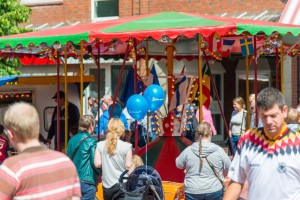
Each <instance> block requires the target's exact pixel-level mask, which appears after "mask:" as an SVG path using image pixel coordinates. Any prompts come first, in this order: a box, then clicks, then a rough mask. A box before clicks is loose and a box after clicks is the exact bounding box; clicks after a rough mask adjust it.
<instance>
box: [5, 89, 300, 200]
mask: <svg viewBox="0 0 300 200" xmlns="http://www.w3.org/2000/svg"><path fill="white" fill-rule="evenodd" d="M57 95H59V98H61V100H62V101H61V102H63V101H64V98H65V96H64V93H57V94H56V95H55V96H56V98H57ZM90 99H92V98H90ZM90 99H89V105H90V106H89V111H88V113H87V114H86V115H83V116H81V117H79V119H78V122H77V124H70V125H69V126H71V127H69V137H70V139H69V140H68V144H67V147H66V153H63V152H59V151H54V150H51V149H50V148H48V146H47V145H41V143H46V144H47V142H48V143H49V139H51V137H49V135H48V137H47V139H48V140H47V139H46V140H45V139H42V138H41V134H40V121H39V116H38V112H37V110H36V108H35V107H34V106H32V105H31V104H28V103H24V102H19V103H14V104H12V105H11V106H9V108H8V110H7V112H6V113H5V116H4V126H0V165H1V166H0V185H1V188H0V199H43V198H44V199H45V198H46V199H84V200H85V199H89V200H94V199H95V196H96V191H97V187H98V183H99V181H101V182H102V187H103V197H104V199H105V200H111V199H118V197H120V195H121V193H122V190H121V189H120V184H119V182H118V181H119V178H120V176H121V174H122V173H123V172H124V171H127V175H130V174H131V172H133V171H134V169H135V168H136V167H138V166H141V165H143V164H144V163H143V161H142V159H141V157H139V156H137V155H134V151H133V145H132V143H131V139H130V138H131V135H132V133H131V131H129V130H128V121H127V118H126V115H125V114H124V113H123V109H122V106H121V105H120V104H118V103H116V104H113V103H112V102H113V101H112V99H111V97H110V96H105V98H103V99H102V100H103V102H102V103H101V104H100V106H101V110H102V111H101V113H102V114H101V113H100V111H99V110H100V109H98V108H97V109H94V111H93V108H94V106H95V105H96V104H94V101H93V99H92V100H90ZM249 102H250V112H251V113H250V115H249V116H250V117H251V119H250V120H249V122H250V124H247V122H248V120H247V111H246V110H245V102H244V100H243V98H241V97H237V98H234V99H233V102H232V103H233V109H234V110H233V112H232V115H231V119H230V125H229V134H230V137H231V142H232V146H233V147H234V154H233V158H232V160H231V158H230V157H229V156H228V155H227V153H226V152H225V151H224V149H223V148H222V147H220V146H219V145H217V144H214V143H213V142H212V138H213V137H214V135H215V134H216V130H215V128H214V127H213V120H212V119H211V118H209V119H208V120H207V116H206V117H205V120H203V121H202V122H201V123H197V127H196V128H195V131H194V133H193V134H194V136H193V138H192V141H193V143H192V145H190V146H188V147H187V148H186V149H184V150H183V151H182V152H181V153H180V155H179V156H178V157H177V158H176V160H175V161H174V162H175V164H176V166H177V167H178V168H179V169H182V170H184V172H185V179H184V189H185V198H186V199H187V200H194V199H204V200H205V199H209V200H211V199H213V200H214V199H215V200H220V199H225V200H232V199H239V195H240V193H241V191H242V189H243V186H244V184H245V182H246V181H247V182H248V198H249V199H250V200H254V199H262V200H264V199H270V198H271V197H272V198H273V199H300V190H299V188H300V184H299V178H300V177H299V173H300V168H299V166H300V160H299V158H298V157H299V155H298V154H299V151H298V149H300V146H299V142H298V141H299V139H300V133H299V128H300V126H299V124H300V114H299V111H298V110H297V109H295V108H288V106H287V105H286V103H285V100H284V97H283V95H282V94H281V93H280V91H278V90H277V89H274V88H265V89H263V90H262V91H261V92H260V93H259V94H258V95H257V98H256V97H255V96H253V95H251V96H250V97H249ZM68 105H70V103H69V104H68ZM97 105H98V103H97ZM71 109H72V108H71ZM112 109H113V110H112ZM202 109H203V110H205V109H207V108H202ZM62 110H63V109H61V111H62ZM75 110H76V109H75ZM95 110H96V111H97V112H95ZM203 110H202V111H203ZM207 110H208V109H207ZM207 110H206V113H209V112H207ZM208 111H209V110H208ZM198 112H199V111H198ZM71 113H73V114H74V112H73V111H72V112H71ZM106 113H107V114H106ZM203 113H204V112H203ZM74 115H76V111H75V114H74ZM123 115H124V116H125V117H122V116H123ZM63 116H64V115H63V114H62V118H63ZM107 116H112V117H111V118H110V117H108V118H107V119H105V121H103V122H101V119H102V118H104V117H107ZM70 117H71V116H69V118H70ZM73 117H74V116H73ZM122 118H123V120H122ZM97 119H99V120H98V121H97ZM52 120H53V123H56V124H57V119H56V118H55V117H53V118H52ZM249 122H248V123H249ZM97 126H100V130H101V132H100V133H98V134H103V135H105V137H104V138H103V140H101V141H97V140H96V139H95V137H93V135H94V134H95V132H96V127H97ZM248 126H249V127H250V129H248V130H247V127H248ZM51 134H53V133H51ZM55 134H56V133H54V134H53V136H56V135H55ZM50 136H51V135H50ZM56 145H57V144H56ZM61 145H63V144H61ZM10 147H13V148H14V149H15V151H17V152H18V154H17V155H15V156H10V155H11V153H9V152H10V151H12V150H11V149H10ZM227 172H228V177H229V178H230V179H231V181H230V183H229V186H228V187H227V188H226V186H225V184H224V175H223V174H226V173H227ZM270 178H271V179H272V182H274V183H276V184H277V185H278V187H276V190H274V185H273V184H270V182H269V180H270ZM225 189H226V190H225Z"/></svg>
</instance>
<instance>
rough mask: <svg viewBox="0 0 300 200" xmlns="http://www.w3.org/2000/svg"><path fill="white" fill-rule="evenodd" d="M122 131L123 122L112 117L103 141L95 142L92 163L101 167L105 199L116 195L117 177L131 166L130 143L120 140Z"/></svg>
mask: <svg viewBox="0 0 300 200" xmlns="http://www.w3.org/2000/svg"><path fill="white" fill-rule="evenodd" d="M124 132H125V129H124V125H123V122H122V121H121V120H120V119H119V118H112V119H111V120H109V122H108V125H107V136H106V139H105V141H101V142H98V144H97V149H96V152H95V159H94V163H95V166H96V167H102V186H103V196H104V199H105V200H112V199H114V196H115V195H118V192H119V191H120V186H119V183H118V179H119V177H120V175H121V174H122V173H123V172H124V171H125V170H126V169H128V170H130V168H131V163H132V145H131V144H130V143H127V142H123V141H122V140H120V136H121V135H122V134H124ZM129 173H131V171H129V172H128V174H129Z"/></svg>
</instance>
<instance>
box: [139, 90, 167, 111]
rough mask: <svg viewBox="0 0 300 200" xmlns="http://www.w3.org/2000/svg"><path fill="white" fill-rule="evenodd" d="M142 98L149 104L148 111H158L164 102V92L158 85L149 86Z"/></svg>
mask: <svg viewBox="0 0 300 200" xmlns="http://www.w3.org/2000/svg"><path fill="white" fill-rule="evenodd" d="M144 97H145V98H146V99H147V101H148V104H149V110H151V111H156V110H158V109H159V108H160V107H161V106H162V105H163V104H164V102H165V92H164V90H163V89H162V88H161V87H160V86H159V85H155V84H153V85H149V86H148V87H147V88H146V90H145V92H144Z"/></svg>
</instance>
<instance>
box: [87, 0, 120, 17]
mask: <svg viewBox="0 0 300 200" xmlns="http://www.w3.org/2000/svg"><path fill="white" fill-rule="evenodd" d="M95 1H106V0H91V21H92V22H97V21H107V20H112V19H119V16H110V17H95V4H94V2H95ZM118 10H119V8H118Z"/></svg>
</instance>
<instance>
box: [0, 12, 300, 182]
mask: <svg viewBox="0 0 300 200" xmlns="http://www.w3.org/2000/svg"><path fill="white" fill-rule="evenodd" d="M299 53H300V27H299V26H295V25H289V24H280V23H274V22H264V21H255V20H243V19H234V18H225V17H215V16H208V15H201V14H191V13H180V12H165V13H158V14H148V15H141V16H133V17H128V18H120V19H117V20H110V21H103V22H95V23H90V24H79V25H75V26H70V27H63V28H56V29H52V30H41V31H36V32H30V33H24V34H18V35H11V36H5V37H1V38H0V56H1V57H3V58H8V57H20V58H22V59H25V58H28V57H29V58H32V57H34V58H35V59H47V60H51V62H54V63H55V64H56V66H57V69H58V70H57V74H58V76H57V77H58V78H57V85H59V84H60V81H61V79H60V78H59V74H60V72H59V66H60V65H63V66H64V74H65V81H64V83H65V85H66V84H67V72H68V62H67V61H68V58H70V57H72V58H74V59H78V60H79V61H80V63H81V64H80V77H81V80H83V77H84V62H83V61H84V60H85V59H92V60H93V61H94V63H95V65H96V66H97V68H98V78H100V67H101V64H102V63H101V58H114V59H122V60H123V65H122V68H121V72H120V74H119V79H118V82H117V87H116V90H115V91H114V95H113V100H114V102H115V101H116V100H117V96H118V94H119V93H120V92H121V91H119V88H120V84H121V81H120V80H121V78H122V76H123V71H124V68H125V63H126V62H128V61H129V62H131V63H132V73H133V79H132V80H131V82H132V84H133V88H132V90H133V91H132V92H133V93H132V95H131V96H127V97H126V98H124V99H126V100H124V101H125V102H123V103H124V104H125V105H126V107H129V108H130V109H129V115H130V116H131V117H132V118H133V119H134V120H135V132H136V133H137V132H138V124H139V121H141V120H146V122H147V123H146V124H147V126H146V127H147V134H146V145H145V146H144V147H139V144H138V143H139V138H138V134H135V151H136V153H137V154H139V155H141V156H142V157H143V159H144V161H145V162H146V163H147V164H148V165H150V166H153V167H154V168H155V169H156V170H157V171H158V172H159V173H160V175H161V177H162V179H163V180H164V181H173V182H180V183H181V182H183V179H184V172H183V171H182V170H179V169H177V168H176V166H175V158H176V157H177V156H178V155H179V153H180V152H181V151H182V150H183V149H184V148H185V147H186V146H187V145H189V144H191V142H190V141H189V140H188V139H186V138H185V137H184V134H185V132H186V131H187V130H188V129H189V128H188V125H189V124H190V123H191V122H190V121H189V120H190V119H191V114H189V112H191V113H192V112H193V109H192V107H193V106H194V105H195V104H196V105H197V106H198V107H200V108H201V107H202V106H203V105H205V106H207V107H209V105H210V96H211V94H213V95H214V96H215V98H216V100H217V102H218V106H219V109H220V112H221V116H222V120H223V121H224V129H225V131H224V132H226V135H227V136H228V125H227V123H226V120H225V116H224V113H223V107H222V105H221V103H220V98H219V94H218V90H217V88H216V84H215V82H214V79H213V76H214V71H213V70H212V69H211V66H210V65H211V63H213V62H221V61H222V59H224V58H226V57H228V56H230V55H231V54H235V55H239V56H240V57H243V58H244V60H245V64H244V66H245V71H246V76H245V80H246V87H245V91H246V99H247V110H248V113H250V112H249V100H248V96H249V94H250V91H249V77H248V76H249V68H250V67H252V68H253V73H254V89H253V91H251V92H252V93H255V94H257V93H258V87H257V84H255V83H256V82H257V78H258V77H257V70H258V69H257V62H258V60H259V59H260V58H261V57H264V56H273V57H275V61H276V62H275V67H276V69H275V71H276V75H275V76H276V77H275V78H276V87H277V88H278V89H280V90H281V91H282V92H283V93H284V87H283V85H284V84H285V80H284V79H283V72H284V69H285V66H284V61H283V60H284V57H286V56H299ZM160 59H165V60H166V66H165V69H164V70H165V72H166V76H165V77H164V78H162V77H160V78H159V79H160V80H159V82H161V79H164V80H163V81H164V82H165V84H164V85H165V86H164V87H163V86H160V85H159V84H158V83H157V82H154V81H153V80H154V77H155V75H154V73H151V72H152V71H154V70H155V69H153V66H152V64H151V63H150V62H151V60H160ZM182 59H185V60H194V61H196V63H197V66H196V67H195V70H196V71H197V73H196V74H194V75H193V76H190V77H186V76H185V74H184V67H183V68H182V70H181V71H182V73H180V74H175V73H174V65H175V63H176V62H177V61H178V60H182ZM141 60H143V61H144V62H145V66H146V70H145V73H144V74H143V75H140V74H138V73H137V65H138V64H137V63H138V62H140V61H141ZM184 78H186V85H184V84H182V83H183V82H184ZM140 82H142V88H141V87H139V85H140ZM83 87H84V86H83V81H82V82H81V84H80V88H81V90H80V99H83ZM180 88H181V90H180ZM59 89H60V88H57V90H59ZM64 89H65V93H66V95H67V86H66V87H65V88H64ZM182 91H183V92H182ZM98 94H100V81H99V80H98ZM200 97H201V98H200ZM100 98H101V97H100V96H98V102H100ZM179 105H182V106H183V107H182V109H181V111H180V112H181V113H180V114H181V115H180V120H179V122H178V121H177V122H176V115H177V114H178V113H177V112H176V108H177V107H178V106H179ZM80 107H81V108H80V112H81V114H82V113H83V103H82V101H81V103H80ZM162 110H163V111H162ZM66 112H68V111H67V110H66ZM162 113H164V114H162ZM58 117H59V116H58ZM198 117H199V121H200V122H202V109H200V111H199V116H198ZM248 119H249V117H248ZM151 120H152V121H151ZM66 123H67V121H66ZM257 123H258V119H256V124H257ZM150 132H154V134H155V135H156V136H158V137H157V138H156V139H155V140H153V141H149V139H147V138H148V137H149V134H150ZM58 138H59V137H58ZM99 139H100V136H99ZM58 144H59V142H58ZM229 144H231V143H230V142H229ZM229 149H230V150H232V147H231V145H230V147H229Z"/></svg>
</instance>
